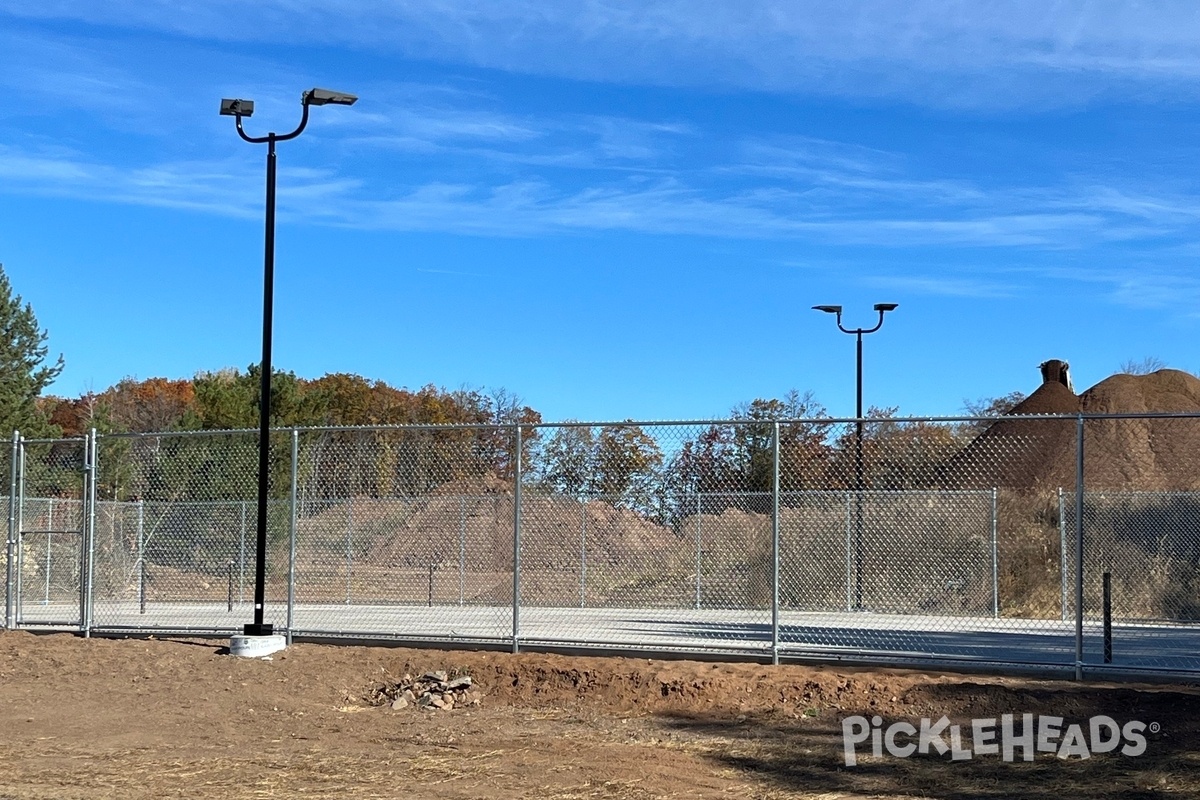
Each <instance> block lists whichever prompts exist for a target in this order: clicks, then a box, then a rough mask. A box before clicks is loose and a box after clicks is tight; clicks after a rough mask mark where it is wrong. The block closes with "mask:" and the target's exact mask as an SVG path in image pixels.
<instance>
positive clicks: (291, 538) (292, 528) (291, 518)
mask: <svg viewBox="0 0 1200 800" xmlns="http://www.w3.org/2000/svg"><path fill="white" fill-rule="evenodd" d="M299 463H300V431H299V430H297V429H296V428H292V485H291V488H290V489H289V490H288V505H289V506H290V513H289V514H288V580H287V587H288V589H287V643H288V644H289V645H290V644H291V643H292V629H293V628H294V627H295V625H296V527H297V525H296V518H297V514H298V511H299V509H298V508H297V499H296V498H297V492H296V481H297V476H298V475H299Z"/></svg>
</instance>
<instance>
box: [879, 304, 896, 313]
mask: <svg viewBox="0 0 1200 800" xmlns="http://www.w3.org/2000/svg"><path fill="white" fill-rule="evenodd" d="M899 307H900V304H899V303H876V304H875V310H876V311H878V312H880V313H882V312H884V311H895V310H896V309H897V308H899Z"/></svg>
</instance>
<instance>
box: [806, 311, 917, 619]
mask: <svg viewBox="0 0 1200 800" xmlns="http://www.w3.org/2000/svg"><path fill="white" fill-rule="evenodd" d="M897 307H898V304H897V303H876V304H875V310H876V311H878V312H879V321H878V322H876V323H875V327H874V328H845V327H843V326H842V307H841V306H813V309H814V310H815V311H824V312H825V313H827V314H836V315H837V326H838V330H840V331H841V332H842V333H850V334H853V335H854V337H855V338H856V339H857V345H858V347H857V359H856V362H855V363H856V366H857V368H856V370H855V375H856V379H855V403H854V418H855V423H854V427H855V431H854V489H855V514H854V607H855V609H858V610H862V608H863V601H862V595H863V575H862V562H863V524H862V523H863V452H862V444H863V336H864V335H866V334H868V333H874V332H875V331H877V330H879V329H880V328H882V327H883V315H884V314H886V313H887V312H889V311H894V310H895V309H896V308H897Z"/></svg>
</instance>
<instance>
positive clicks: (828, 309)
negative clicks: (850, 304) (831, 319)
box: [813, 306, 842, 314]
mask: <svg viewBox="0 0 1200 800" xmlns="http://www.w3.org/2000/svg"><path fill="white" fill-rule="evenodd" d="M813 311H824V312H825V313H826V314H840V313H842V307H841V306H813Z"/></svg>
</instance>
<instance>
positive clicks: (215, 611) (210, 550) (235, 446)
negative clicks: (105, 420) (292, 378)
mask: <svg viewBox="0 0 1200 800" xmlns="http://www.w3.org/2000/svg"><path fill="white" fill-rule="evenodd" d="M98 450H99V458H98V462H99V468H98V471H97V503H96V522H95V531H94V541H93V543H92V553H93V556H92V570H93V581H94V589H93V595H94V600H93V604H92V609H93V616H92V622H93V624H94V625H96V626H97V627H104V628H114V629H120V628H161V629H171V630H203V631H231V632H236V631H238V630H240V629H241V627H242V625H243V624H244V623H246V622H248V621H250V618H251V617H252V615H253V605H252V600H253V583H254V574H255V564H256V563H257V557H256V535H257V515H258V512H257V509H258V503H257V494H258V485H257V474H258V433H257V432H245V431H241V432H222V433H204V434H193V433H179V434H159V435H141V436H101V437H99V441H98ZM268 476H269V486H270V490H269V499H268V503H267V517H266V525H267V527H266V533H267V553H268V559H267V579H266V600H267V605H266V609H265V621H267V622H269V623H271V624H273V625H277V626H280V627H282V626H285V625H286V622H287V618H286V602H287V584H288V570H287V566H288V550H289V530H290V518H291V507H290V503H289V502H288V496H289V491H290V485H291V443H290V434H289V433H286V432H276V433H273V434H272V437H271V446H270V460H269V465H268Z"/></svg>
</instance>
